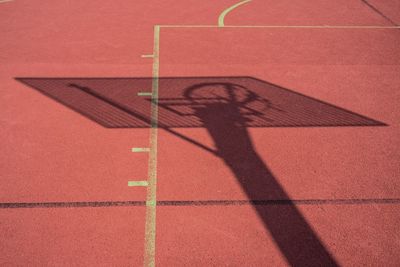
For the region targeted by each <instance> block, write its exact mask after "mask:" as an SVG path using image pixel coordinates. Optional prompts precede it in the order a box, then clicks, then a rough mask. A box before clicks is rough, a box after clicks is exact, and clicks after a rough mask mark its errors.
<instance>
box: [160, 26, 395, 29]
mask: <svg viewBox="0 0 400 267" xmlns="http://www.w3.org/2000/svg"><path fill="white" fill-rule="evenodd" d="M160 28H221V27H220V26H216V25H160ZM223 28H266V29H268V28H270V29H274V28H278V29H279V28H282V29H285V28H287V29H399V28H400V26H379V25H369V26H363V25H236V26H235V25H229V26H223Z"/></svg>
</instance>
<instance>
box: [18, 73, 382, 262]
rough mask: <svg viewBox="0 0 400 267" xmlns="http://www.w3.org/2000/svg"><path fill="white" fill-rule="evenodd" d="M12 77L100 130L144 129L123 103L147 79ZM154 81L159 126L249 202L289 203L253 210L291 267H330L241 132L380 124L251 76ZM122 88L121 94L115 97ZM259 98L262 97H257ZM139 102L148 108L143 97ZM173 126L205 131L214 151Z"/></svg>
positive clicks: (134, 108) (138, 110)
mask: <svg viewBox="0 0 400 267" xmlns="http://www.w3.org/2000/svg"><path fill="white" fill-rule="evenodd" d="M16 79H17V80H18V81H20V82H22V83H24V84H26V85H28V86H30V87H32V88H34V89H36V90H38V91H39V92H41V93H43V94H45V95H46V96H48V97H50V98H52V99H53V100H56V101H57V102H59V103H61V104H63V105H65V106H67V107H69V108H71V109H73V110H75V111H77V112H78V113H80V114H81V115H83V116H85V117H87V118H89V119H91V120H93V121H95V122H97V123H99V124H100V125H103V126H104V127H107V128H143V127H150V124H151V119H150V118H148V115H147V116H146V112H147V111H146V110H145V109H144V106H145V105H144V104H143V102H141V103H139V104H138V105H136V104H132V103H130V102H129V101H128V100H129V99H128V100H126V99H127V98H128V96H131V95H132V94H133V93H132V91H130V90H132V88H134V87H135V86H133V85H136V87H139V86H142V87H143V86H146V82H148V83H147V85H150V84H151V81H152V78H16ZM159 81H160V88H163V89H162V90H160V92H161V97H159V98H158V99H157V100H156V101H157V102H156V103H158V106H159V107H161V108H160V111H159V113H160V114H159V115H160V116H159V120H160V121H159V124H158V127H159V128H161V129H163V130H165V131H167V132H169V133H171V134H173V135H175V136H177V137H179V138H182V139H184V140H186V141H188V142H190V143H192V144H193V145H196V146H197V147H200V148H202V149H204V150H206V151H208V152H210V153H212V154H214V155H215V156H217V157H219V158H220V159H222V160H223V161H224V163H225V164H226V165H227V166H228V168H229V169H230V170H231V171H232V173H233V174H234V175H235V177H236V179H237V180H238V182H239V183H240V185H241V187H242V188H243V190H244V192H245V193H246V194H247V196H248V197H249V199H250V200H251V201H255V202H257V200H263V199H265V196H267V198H268V199H276V200H288V201H289V202H286V203H285V205H280V204H279V203H277V204H276V205H257V204H254V205H253V207H254V209H255V210H256V212H257V213H258V216H259V217H260V219H261V220H262V221H263V223H264V225H265V228H266V229H267V230H268V231H269V232H270V233H271V236H272V237H273V238H274V240H275V242H276V243H277V245H278V247H279V248H280V250H281V252H282V254H283V255H284V256H285V257H286V259H287V261H288V262H289V263H290V264H291V265H294V266H303V265H307V266H321V265H322V266H335V265H336V262H335V260H334V259H333V257H332V256H331V255H330V254H329V252H328V251H327V250H326V249H325V247H324V245H323V244H322V243H321V241H320V240H319V238H318V236H317V235H316V234H315V233H314V231H313V229H312V227H311V226H310V225H309V224H308V223H307V221H306V220H305V218H304V217H303V216H302V214H301V213H300V212H299V211H298V210H297V208H296V206H295V205H294V204H293V203H292V202H291V201H290V198H289V196H288V194H287V193H286V192H285V191H284V189H283V188H282V186H281V185H280V184H279V182H278V181H277V179H276V178H275V177H274V175H273V174H272V172H271V171H270V170H269V169H268V167H267V165H266V164H265V163H264V162H263V161H262V159H261V158H260V157H259V156H258V154H257V152H256V150H255V148H254V146H253V144H252V141H251V138H250V136H249V133H248V130H247V128H248V127H343V126H386V124H385V123H382V122H379V121H376V120H373V119H370V118H367V117H365V116H362V115H359V114H356V113H354V112H351V111H348V110H345V109H342V108H339V107H336V106H333V105H331V104H329V103H326V102H322V101H320V100H318V99H314V98H311V97H308V96H305V95H302V94H300V93H298V92H295V91H292V90H289V89H286V88H283V87H280V86H277V85H274V84H271V83H268V82H265V81H262V80H259V79H256V78H252V77H185V78H181V77H170V78H159ZM126 84H128V85H129V86H126ZM121 86H122V87H124V88H125V89H126V90H125V91H124V90H122V91H121V92H122V93H121V92H119V93H120V95H118V94H114V93H113V90H116V89H117V88H118V87H121ZM97 87H102V88H100V89H99V88H97ZM256 87H259V88H258V89H257V88H256ZM250 88H251V90H250ZM135 90H136V89H135ZM135 92H136V91H135ZM264 93H265V94H267V97H265V96H264V95H261V94H264ZM141 99H143V101H144V102H147V103H148V104H149V105H150V101H151V100H150V99H149V98H141ZM83 104H85V105H83ZM99 106H101V107H99ZM314 113H316V114H315V115H314ZM171 118H172V119H171ZM128 119H129V120H128ZM179 120H182V122H180V121H179ZM174 127H204V128H206V129H207V131H208V133H209V134H210V136H211V137H212V139H213V141H214V145H215V147H216V149H212V148H209V147H207V146H205V145H203V144H201V143H199V142H197V141H196V140H193V139H191V138H190V137H188V136H184V135H183V134H181V133H179V132H177V131H175V130H174V129H173V128H174Z"/></svg>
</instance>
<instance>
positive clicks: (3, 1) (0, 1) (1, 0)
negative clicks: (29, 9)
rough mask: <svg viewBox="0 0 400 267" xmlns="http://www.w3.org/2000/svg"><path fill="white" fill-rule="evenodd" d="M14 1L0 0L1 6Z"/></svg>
mask: <svg viewBox="0 0 400 267" xmlns="http://www.w3.org/2000/svg"><path fill="white" fill-rule="evenodd" d="M12 1H14V0H0V4H1V3H6V2H12Z"/></svg>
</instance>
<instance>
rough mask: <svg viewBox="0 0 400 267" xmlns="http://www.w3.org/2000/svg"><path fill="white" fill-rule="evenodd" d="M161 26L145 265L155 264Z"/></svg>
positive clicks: (156, 52)
mask: <svg viewBox="0 0 400 267" xmlns="http://www.w3.org/2000/svg"><path fill="white" fill-rule="evenodd" d="M159 49H160V26H158V25H155V26H154V48H153V55H154V59H153V78H152V97H151V100H152V101H151V129H150V151H149V170H148V179H147V182H148V186H147V196H146V224H145V248H144V249H145V254H144V266H155V252H156V249H155V248H156V244H155V243H156V203H157V134H158V82H159V81H158V75H159V54H160V50H159Z"/></svg>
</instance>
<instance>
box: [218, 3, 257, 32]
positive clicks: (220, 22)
mask: <svg viewBox="0 0 400 267" xmlns="http://www.w3.org/2000/svg"><path fill="white" fill-rule="evenodd" d="M250 1H251V0H243V1H241V2H239V3H236V4H234V5H233V6H231V7H228V8H227V9H225V10H224V11H223V12H222V13H221V14H220V15H219V17H218V27H224V26H225V22H224V20H225V16H226V15H227V14H228V13H229V12H231V11H232V10H234V9H235V8H237V7H239V6H241V5H243V4H246V3H248V2H250Z"/></svg>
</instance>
